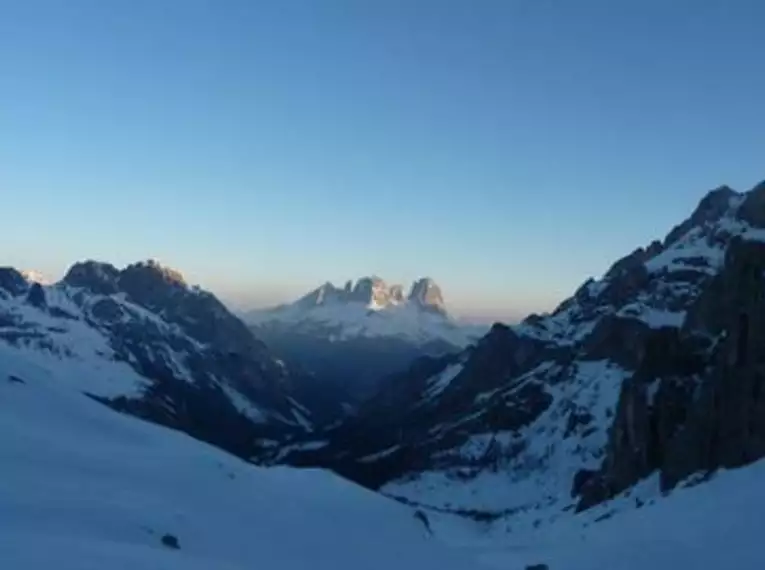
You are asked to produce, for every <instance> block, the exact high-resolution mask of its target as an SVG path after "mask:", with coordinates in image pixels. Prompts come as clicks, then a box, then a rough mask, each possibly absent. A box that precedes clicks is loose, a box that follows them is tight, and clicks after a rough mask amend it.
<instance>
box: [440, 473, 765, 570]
mask: <svg viewBox="0 0 765 570" xmlns="http://www.w3.org/2000/svg"><path fill="white" fill-rule="evenodd" d="M763 478H765V461H760V462H759V463H756V464H754V465H751V466H749V467H745V468H742V469H738V470H732V471H722V472H720V473H718V475H717V476H715V477H714V478H713V479H712V480H711V481H708V482H706V483H703V484H700V485H698V486H694V487H691V488H683V489H677V490H675V491H674V492H672V493H671V494H670V495H668V496H665V497H662V496H661V495H660V494H659V493H658V491H657V490H656V487H657V485H656V478H655V477H652V478H650V479H648V480H646V481H644V482H643V483H642V484H641V485H640V486H638V487H637V488H636V489H634V490H632V491H631V492H629V493H627V494H625V495H622V496H621V497H620V498H618V499H616V500H614V501H611V502H609V503H607V504H605V505H603V506H601V507H600V508H597V509H593V510H592V511H586V512H585V513H582V514H580V515H576V516H574V515H570V516H567V517H562V518H560V519H558V520H557V521H556V522H555V523H553V524H550V525H542V526H540V527H539V528H536V529H535V528H534V527H533V525H531V526H529V527H528V528H525V529H521V528H516V529H515V530H514V531H513V532H512V533H509V534H506V533H502V534H501V535H500V534H496V533H495V534H483V535H478V534H476V533H474V534H473V535H472V536H471V535H469V534H468V533H467V532H465V530H464V529H462V528H459V527H457V526H456V525H455V523H454V522H453V521H449V520H443V521H441V520H439V519H437V518H434V519H433V520H432V521H431V522H432V523H433V527H434V529H435V530H436V532H437V533H438V532H439V531H440V530H442V529H443V531H444V533H448V532H451V540H452V542H454V543H457V542H460V543H461V545H462V547H463V548H465V549H468V550H471V551H473V552H475V553H476V557H477V558H478V560H479V561H481V562H483V563H485V564H487V565H488V566H489V567H491V568H497V569H507V568H524V567H525V566H526V565H530V564H539V563H544V564H547V565H548V566H549V567H550V568H551V569H553V570H645V569H646V568H650V569H651V570H676V569H677V568H689V569H721V568H735V569H736V570H757V569H759V568H762V557H763V549H762V538H761V534H762V533H761V530H762V525H763V522H765V515H763V510H764V509H765V486H763V484H762V481H763ZM638 499H640V500H641V501H642V502H643V503H645V504H644V506H642V507H641V508H636V504H637V500H638ZM601 517H608V518H605V519H604V520H600V521H599V522H596V519H598V518H601Z"/></svg>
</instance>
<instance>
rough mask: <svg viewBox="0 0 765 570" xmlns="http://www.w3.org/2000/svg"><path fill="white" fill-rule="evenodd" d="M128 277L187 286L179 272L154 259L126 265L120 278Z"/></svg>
mask: <svg viewBox="0 0 765 570" xmlns="http://www.w3.org/2000/svg"><path fill="white" fill-rule="evenodd" d="M130 275H142V276H143V278H145V279H152V280H155V281H157V280H159V281H163V282H164V283H167V284H171V285H179V286H182V287H187V286H188V284H187V283H186V279H185V278H184V277H183V274H182V273H181V272H180V271H178V270H176V269H173V268H172V267H168V266H166V265H162V264H161V263H160V262H159V261H157V260H156V259H149V260H146V261H139V262H138V263H134V264H132V265H128V266H127V267H126V268H125V269H124V270H123V271H122V276H123V277H124V276H130Z"/></svg>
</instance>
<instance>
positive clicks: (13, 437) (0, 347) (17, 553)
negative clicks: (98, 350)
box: [0, 344, 476, 570]
mask: <svg viewBox="0 0 765 570" xmlns="http://www.w3.org/2000/svg"><path fill="white" fill-rule="evenodd" d="M26 356H27V355H24V354H21V353H20V352H19V351H17V350H13V349H11V348H10V347H8V346H7V345H4V344H0V408H1V409H2V411H1V412H0V458H2V476H0V561H2V563H1V565H2V567H3V568H8V569H13V570H39V569H42V568H57V569H60V570H70V569H71V570H104V569H106V568H108V569H110V570H120V569H125V570H128V569H129V570H141V569H145V570H162V569H167V570H171V569H172V570H175V569H178V570H180V569H183V570H193V569H199V570H202V569H204V570H209V569H211V568H215V569H216V570H234V569H241V570H251V569H253V568H273V569H281V570H308V569H309V568H318V569H322V568H333V569H337V570H344V569H348V570H351V569H354V570H355V569H358V568H367V569H370V570H375V569H379V570H390V568H417V569H426V568H439V569H442V570H468V569H471V568H475V567H476V565H475V564H474V563H472V562H471V561H470V560H469V559H468V558H467V555H463V554H462V553H460V552H455V551H450V550H447V549H446V548H444V547H443V546H441V545H439V544H438V543H436V542H435V541H433V540H432V539H431V538H430V537H429V536H428V533H427V531H426V529H425V526H424V525H423V523H422V522H421V521H420V520H418V519H416V518H415V516H414V513H413V511H412V510H411V509H409V508H406V507H404V506H402V505H400V504H397V503H395V502H393V501H390V500H387V499H385V498H383V497H380V496H378V495H375V494H373V493H371V492H369V491H366V490H364V489H362V488H360V487H357V486H355V485H353V484H352V483H349V482H347V481H344V480H342V479H340V478H339V477H337V476H335V475H332V474H330V473H327V472H322V471H317V470H305V471H298V470H292V469H288V468H273V469H264V468H257V467H254V466H252V465H249V464H246V463H244V462H242V461H240V460H238V459H236V458H234V457H233V456H229V455H227V454H225V453H223V452H221V451H219V450H217V449H215V448H212V447H209V446H207V445H205V444H203V443H201V442H198V441H196V440H193V439H191V438H189V437H187V436H185V435H183V434H180V433H178V432H174V431H171V430H166V429H164V428H161V427H158V426H155V425H152V424H150V423H145V422H142V421H140V420H138V419H135V418H131V417H129V416H124V415H121V414H119V413H116V412H114V411H112V410H109V409H108V408H106V407H104V406H101V405H100V404H98V403H96V402H94V401H92V400H91V399H89V398H87V397H85V396H83V395H82V394H81V393H80V392H79V390H78V388H80V385H79V382H80V378H79V374H78V373H74V372H72V371H69V370H49V369H46V368H44V367H41V366H39V364H38V362H37V361H36V359H34V358H32V359H31V360H30V359H27V358H26ZM94 382H95V380H94ZM163 539H164V542H166V543H169V544H170V546H168V545H166V544H163ZM174 541H175V542H176V543H177V546H178V547H179V548H173V547H172V544H173V542H174Z"/></svg>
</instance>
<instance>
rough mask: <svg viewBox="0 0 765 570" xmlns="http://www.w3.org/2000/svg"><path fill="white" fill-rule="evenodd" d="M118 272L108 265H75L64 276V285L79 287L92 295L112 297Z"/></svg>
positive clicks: (115, 290)
mask: <svg viewBox="0 0 765 570" xmlns="http://www.w3.org/2000/svg"><path fill="white" fill-rule="evenodd" d="M119 273H120V272H119V270H118V269H117V268H116V267H114V266H113V265H110V264H108V263H101V262H98V261H85V262H82V263H75V264H74V265H73V266H72V267H71V268H70V269H69V271H68V272H67V274H66V275H65V276H64V283H66V284H67V285H71V286H72V287H81V288H83V289H86V290H88V291H91V292H93V293H98V294H101V295H112V294H114V293H117V283H116V282H117V278H118V277H119Z"/></svg>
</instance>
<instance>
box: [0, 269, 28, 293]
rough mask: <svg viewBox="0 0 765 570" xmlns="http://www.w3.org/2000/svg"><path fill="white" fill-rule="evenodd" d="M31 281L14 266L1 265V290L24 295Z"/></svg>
mask: <svg viewBox="0 0 765 570" xmlns="http://www.w3.org/2000/svg"><path fill="white" fill-rule="evenodd" d="M28 288H29V283H27V280H26V279H24V276H23V275H21V273H19V272H18V271H16V270H15V269H14V268H13V267H0V290H4V291H6V292H8V293H10V294H11V295H14V296H16V295H23V294H24V293H26V292H27V289H28Z"/></svg>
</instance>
